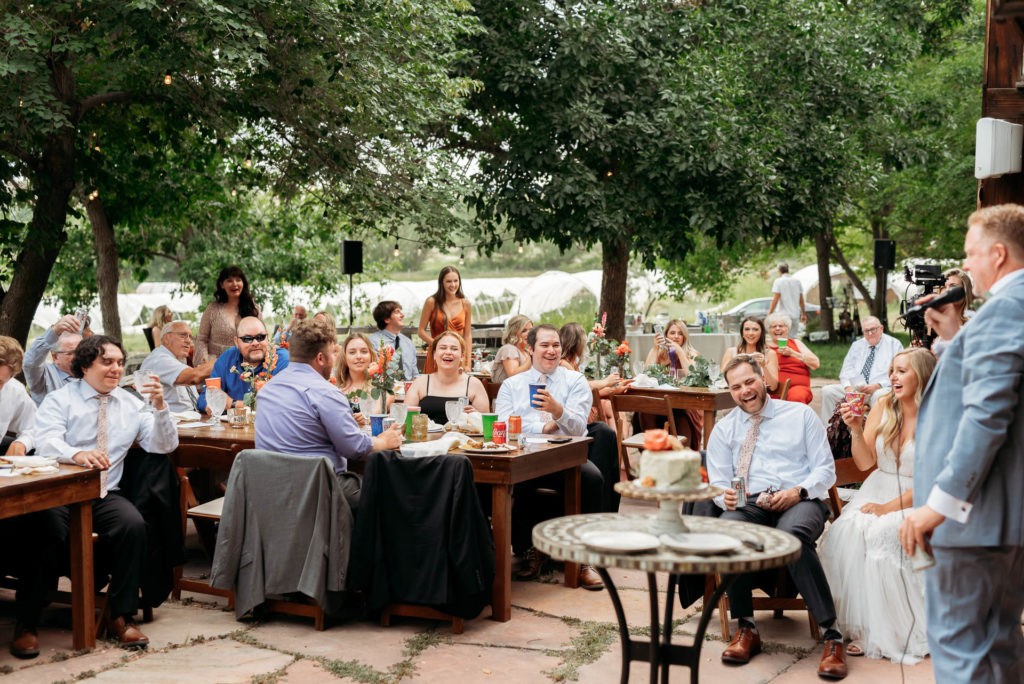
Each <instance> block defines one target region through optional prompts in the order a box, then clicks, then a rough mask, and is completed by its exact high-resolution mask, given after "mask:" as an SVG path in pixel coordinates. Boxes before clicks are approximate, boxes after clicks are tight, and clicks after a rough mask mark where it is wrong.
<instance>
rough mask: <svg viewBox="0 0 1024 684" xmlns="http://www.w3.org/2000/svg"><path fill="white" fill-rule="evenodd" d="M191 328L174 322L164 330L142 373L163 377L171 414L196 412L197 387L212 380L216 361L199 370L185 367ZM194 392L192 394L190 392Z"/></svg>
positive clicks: (210, 360)
mask: <svg viewBox="0 0 1024 684" xmlns="http://www.w3.org/2000/svg"><path fill="white" fill-rule="evenodd" d="M191 341H192V329H191V328H190V327H189V325H188V323H186V322H185V321H171V322H170V323H168V324H167V327H165V328H164V329H163V333H162V334H161V336H160V346H159V347H157V348H156V349H154V350H153V351H152V352H150V354H149V356H147V357H146V358H145V360H144V361H143V362H142V365H141V366H139V370H145V371H149V372H150V373H152V374H153V375H156V376H157V377H159V378H160V384H161V385H163V387H164V398H165V399H166V401H167V405H168V406H170V407H171V411H194V410H195V408H196V396H197V394H196V391H195V388H194V386H195V385H198V384H199V383H201V382H203V381H204V380H206V378H208V377H210V372H211V371H212V370H213V363H214V360H213V359H212V358H211V359H209V360H208V361H207V362H206V363H204V364H203V365H201V366H198V367H196V368H190V367H189V366H188V365H186V364H185V357H186V356H188V348H189V344H190V343H191ZM190 390H191V391H190Z"/></svg>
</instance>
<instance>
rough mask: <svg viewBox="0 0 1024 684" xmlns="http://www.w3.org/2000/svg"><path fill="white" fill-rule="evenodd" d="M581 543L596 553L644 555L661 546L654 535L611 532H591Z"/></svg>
mask: <svg viewBox="0 0 1024 684" xmlns="http://www.w3.org/2000/svg"><path fill="white" fill-rule="evenodd" d="M580 541H582V542H583V545H584V546H586V547H588V548H591V549H594V550H595V551H607V552H609V553H644V552H645V551H654V550H656V549H657V548H658V546H659V545H660V543H659V542H658V538H657V537H655V536H654V535H653V534H647V533H646V532H628V531H625V532H624V531H611V530H609V531H607V532H590V533H588V534H585V535H584V536H583V537H582V538H581V539H580Z"/></svg>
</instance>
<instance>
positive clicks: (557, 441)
mask: <svg viewBox="0 0 1024 684" xmlns="http://www.w3.org/2000/svg"><path fill="white" fill-rule="evenodd" d="M571 441H572V437H552V438H551V439H549V440H548V443H549V444H568V443H569V442H571Z"/></svg>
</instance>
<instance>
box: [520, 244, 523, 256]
mask: <svg viewBox="0 0 1024 684" xmlns="http://www.w3.org/2000/svg"><path fill="white" fill-rule="evenodd" d="M519 253H520V254H522V253H523V243H522V242H520V243H519Z"/></svg>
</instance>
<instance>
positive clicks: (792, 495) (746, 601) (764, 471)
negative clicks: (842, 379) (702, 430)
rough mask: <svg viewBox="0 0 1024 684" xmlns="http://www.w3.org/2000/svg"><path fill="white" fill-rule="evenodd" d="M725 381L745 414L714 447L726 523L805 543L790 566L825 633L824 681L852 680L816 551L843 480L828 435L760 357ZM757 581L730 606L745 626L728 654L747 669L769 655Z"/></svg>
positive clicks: (738, 366)
mask: <svg viewBox="0 0 1024 684" xmlns="http://www.w3.org/2000/svg"><path fill="white" fill-rule="evenodd" d="M723 375H724V377H725V381H726V382H727V383H729V391H730V392H731V393H732V398H733V399H734V400H735V401H736V405H737V406H738V407H739V410H734V411H732V412H731V413H729V415H728V416H726V417H725V418H724V419H723V420H721V421H719V422H718V423H717V424H715V428H714V430H713V431H712V432H711V439H710V440H709V441H708V453H707V467H708V480H709V481H710V482H711V484H713V485H717V486H719V487H722V488H723V489H725V494H724V495H722V496H719V497H717V498H716V499H715V503H716V504H717V505H718V506H719V507H720V508H723V509H725V512H724V513H722V518H724V519H731V520H741V521H744V522H751V523H755V524H758V525H768V526H770V527H774V528H776V529H780V530H785V531H786V532H789V533H790V534H792V535H794V536H795V537H796V538H797V539H799V540H800V542H801V544H802V546H803V550H802V553H801V555H800V558H798V559H797V560H796V561H795V562H793V563H791V564H790V565H789V566H788V567H789V574H790V576H791V577H792V578H793V583H794V584H795V585H796V587H797V590H798V591H799V592H800V594H801V596H803V598H804V601H806V603H807V609H808V610H809V611H810V612H811V615H813V616H814V619H815V620H817V622H818V624H819V625H821V626H822V627H823V628H824V629H825V635H824V636H825V652H824V654H823V655H822V658H821V663H820V664H819V665H818V674H819V675H820V676H822V677H827V678H830V679H842V678H843V677H845V676H846V662H845V656H844V653H843V637H842V634H840V633H839V631H838V629H836V628H837V625H836V611H835V604H834V602H833V600H832V592H831V590H830V589H829V586H828V580H827V579H826V578H825V572H824V570H822V567H821V561H820V560H819V559H818V553H817V551H816V548H815V545H816V543H817V540H818V537H819V536H821V532H822V530H823V529H824V527H825V521H826V520H828V506H827V505H826V504H825V499H826V498H827V497H828V489H829V487H831V486H832V485H833V484H834V483H835V481H836V470H835V462H834V461H833V460H832V454H831V452H830V451H829V448H828V441H827V440H826V439H825V428H824V427H823V426H822V424H821V422H819V421H818V419H817V417H816V416H815V415H814V412H813V411H812V410H811V408H810V407H808V406H807V405H805V404H801V403H797V402H792V401H778V400H776V399H772V398H771V397H769V396H768V387H767V386H766V384H765V381H764V375H763V374H762V372H761V368H760V366H759V365H758V364H757V362H756V361H755V360H754V358H753V357H752V356H750V355H747V354H740V355H738V356H736V357H735V358H733V359H732V360H731V361H730V362H729V363H728V364H726V366H725V369H724V372H723ZM733 477H740V478H743V479H744V480H746V491H747V503H746V505H745V506H743V507H740V508H737V503H738V499H737V496H736V491H735V490H734V489H732V488H731V481H732V478H733ZM762 493H765V495H764V497H763V500H762V501H760V504H759V503H758V496H759V495H760V494H762ZM751 579H752V576H751V575H740V576H738V577H737V578H736V579H735V581H734V582H733V584H732V585H731V586H730V588H729V606H730V609H731V611H732V615H733V617H735V618H736V619H737V620H738V622H739V624H738V626H737V629H736V636H735V638H734V639H733V640H732V643H731V644H729V647H728V648H726V649H725V651H724V652H723V653H722V660H723V661H724V662H727V663H735V664H743V663H746V662H748V661H749V660H750V658H751V656H753V655H755V654H757V653H758V652H759V651H760V650H761V637H760V636H759V635H758V633H757V626H756V625H755V624H754V610H753V605H752V602H751V590H752V581H751Z"/></svg>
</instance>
